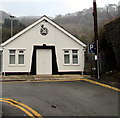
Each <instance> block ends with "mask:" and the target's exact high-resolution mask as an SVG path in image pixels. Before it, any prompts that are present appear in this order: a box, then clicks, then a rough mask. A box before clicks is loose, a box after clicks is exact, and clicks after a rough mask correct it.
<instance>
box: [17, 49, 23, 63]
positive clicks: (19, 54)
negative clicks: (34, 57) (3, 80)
mask: <svg viewBox="0 0 120 118" xmlns="http://www.w3.org/2000/svg"><path fill="white" fill-rule="evenodd" d="M20 51H23V53H20ZM17 52H18V54H17V57H18V59H17V61H18V62H17V64H18V65H25V50H24V49H18V51H17ZM21 55H23V61H24V63H23V64H20V63H19V61H20V60H19V56H21Z"/></svg>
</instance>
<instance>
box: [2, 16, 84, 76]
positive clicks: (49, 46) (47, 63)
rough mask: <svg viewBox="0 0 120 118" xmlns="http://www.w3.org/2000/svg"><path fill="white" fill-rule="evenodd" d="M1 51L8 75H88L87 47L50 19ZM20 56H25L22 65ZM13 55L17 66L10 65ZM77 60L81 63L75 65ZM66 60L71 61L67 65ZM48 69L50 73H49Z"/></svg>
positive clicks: (22, 34) (41, 20) (34, 25)
mask: <svg viewBox="0 0 120 118" xmlns="http://www.w3.org/2000/svg"><path fill="white" fill-rule="evenodd" d="M1 47H2V51H3V53H2V60H3V61H2V73H4V74H20V73H21V74H25V73H26V74H33V75H35V74H62V73H80V72H83V71H84V51H85V50H84V49H85V47H86V45H85V44H84V43H82V42H81V41H80V40H78V39H77V38H75V37H74V36H73V35H71V34H70V33H69V32H67V31H66V30H64V29H63V28H62V27H60V26H59V25H57V24H56V23H55V22H53V21H52V20H50V19H49V18H48V17H46V16H43V17H41V18H40V19H39V20H37V21H36V22H34V23H33V24H31V25H30V26H28V27H27V28H25V29H24V30H23V31H21V32H19V33H18V34H16V35H15V36H13V37H12V38H10V39H8V40H7V41H6V42H4V43H2V44H1ZM38 50H40V51H38ZM48 50H49V51H48ZM76 50H77V52H76V54H75V55H78V56H73V55H74V53H73V52H74V51H76ZM10 51H11V52H10ZM12 51H13V52H12ZM14 51H15V52H14ZM20 51H21V52H20ZM43 51H44V53H43ZM38 52H39V53H38ZM40 52H41V53H40ZM47 53H48V54H47ZM20 54H21V55H24V56H22V57H20V58H21V60H22V61H23V63H22V64H19V63H21V62H18V58H19V55H20ZM39 54H41V56H42V57H43V58H41V57H40V56H39ZM10 55H14V56H13V57H12V58H15V60H14V61H15V63H14V62H10ZM65 55H67V56H66V57H65ZM68 55H69V56H68ZM73 57H74V59H75V58H76V60H77V59H78V63H75V64H74V63H73ZM65 58H69V59H70V60H69V59H66V60H67V62H65ZM39 59H40V60H39ZM68 60H69V61H68ZM10 63H12V64H10ZM13 63H14V64H13ZM40 64H41V65H40ZM38 65H39V66H40V67H39V66H38ZM42 68H43V70H42ZM47 69H48V73H47V72H45V71H46V70H47ZM39 71H41V72H39Z"/></svg>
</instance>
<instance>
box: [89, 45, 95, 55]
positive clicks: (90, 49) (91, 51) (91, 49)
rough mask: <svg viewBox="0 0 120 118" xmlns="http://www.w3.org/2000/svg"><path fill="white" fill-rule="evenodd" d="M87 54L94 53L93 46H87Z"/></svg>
mask: <svg viewBox="0 0 120 118" xmlns="http://www.w3.org/2000/svg"><path fill="white" fill-rule="evenodd" d="M88 52H89V53H95V44H89V46H88Z"/></svg>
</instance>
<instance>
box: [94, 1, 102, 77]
mask: <svg viewBox="0 0 120 118" xmlns="http://www.w3.org/2000/svg"><path fill="white" fill-rule="evenodd" d="M93 17H94V40H95V66H96V77H97V78H98V79H99V78H100V67H99V47H98V23H97V5H96V0H93Z"/></svg>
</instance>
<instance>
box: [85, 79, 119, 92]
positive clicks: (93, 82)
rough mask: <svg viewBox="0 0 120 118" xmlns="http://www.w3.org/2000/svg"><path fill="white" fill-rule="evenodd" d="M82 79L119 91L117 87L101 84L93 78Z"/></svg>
mask: <svg viewBox="0 0 120 118" xmlns="http://www.w3.org/2000/svg"><path fill="white" fill-rule="evenodd" d="M83 81H86V82H90V83H93V84H97V85H100V86H103V87H106V88H109V89H112V90H115V91H118V92H120V89H119V88H116V87H112V86H110V85H107V84H102V83H99V82H96V81H93V80H90V79H83Z"/></svg>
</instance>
